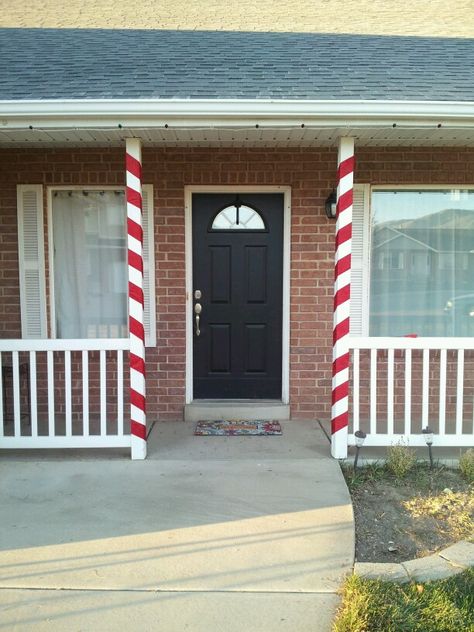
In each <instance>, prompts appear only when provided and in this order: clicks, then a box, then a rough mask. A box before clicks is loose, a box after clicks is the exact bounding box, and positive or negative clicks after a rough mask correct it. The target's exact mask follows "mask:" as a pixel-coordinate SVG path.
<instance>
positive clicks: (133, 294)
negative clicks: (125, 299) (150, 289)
mask: <svg viewBox="0 0 474 632" xmlns="http://www.w3.org/2000/svg"><path fill="white" fill-rule="evenodd" d="M128 295H129V297H130V298H133V300H134V301H137V303H141V305H144V301H145V299H144V296H143V290H142V288H141V287H138V285H135V283H130V282H129V283H128Z"/></svg>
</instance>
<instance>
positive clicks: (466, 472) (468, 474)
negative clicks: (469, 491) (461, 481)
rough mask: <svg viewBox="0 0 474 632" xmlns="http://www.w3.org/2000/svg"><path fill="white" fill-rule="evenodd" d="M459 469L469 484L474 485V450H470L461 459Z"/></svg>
mask: <svg viewBox="0 0 474 632" xmlns="http://www.w3.org/2000/svg"><path fill="white" fill-rule="evenodd" d="M459 469H460V470H461V474H462V475H463V476H464V478H465V479H466V480H467V482H468V483H474V449H473V448H469V450H466V452H464V454H462V455H461V457H460V458H459Z"/></svg>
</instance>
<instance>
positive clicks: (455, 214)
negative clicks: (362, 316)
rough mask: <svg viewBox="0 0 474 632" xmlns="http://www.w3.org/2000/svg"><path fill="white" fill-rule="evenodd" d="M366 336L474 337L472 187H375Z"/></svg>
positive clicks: (473, 207)
mask: <svg viewBox="0 0 474 632" xmlns="http://www.w3.org/2000/svg"><path fill="white" fill-rule="evenodd" d="M371 231H372V240H371V280H370V335H372V336H403V335H407V334H417V335H419V336H472V335H474V191H467V190H425V191H423V190H418V191H374V192H373V194H372V225H371Z"/></svg>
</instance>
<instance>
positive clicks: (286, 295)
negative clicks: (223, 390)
mask: <svg viewBox="0 0 474 632" xmlns="http://www.w3.org/2000/svg"><path fill="white" fill-rule="evenodd" d="M193 193H281V194H283V311H282V321H283V330H282V375H281V378H282V393H281V401H282V403H283V404H289V402H290V266H291V187H289V186H257V185H255V186H253V185H235V186H234V185H222V186H221V185H214V186H208V185H188V186H185V187H184V231H185V267H186V404H191V402H192V401H193V327H192V323H193V298H192V297H193V250H192V248H193V228H192V218H193V215H192V211H193V209H192V196H193Z"/></svg>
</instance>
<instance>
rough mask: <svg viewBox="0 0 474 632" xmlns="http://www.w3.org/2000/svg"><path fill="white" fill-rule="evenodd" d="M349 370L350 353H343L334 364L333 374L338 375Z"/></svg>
mask: <svg viewBox="0 0 474 632" xmlns="http://www.w3.org/2000/svg"><path fill="white" fill-rule="evenodd" d="M348 368H349V353H343V354H342V355H341V356H339V357H338V358H336V359H335V360H334V362H333V363H332V374H333V375H336V373H339V371H343V370H344V369H348Z"/></svg>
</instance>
